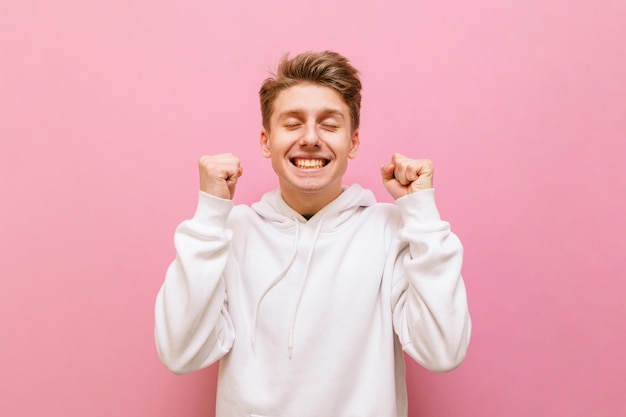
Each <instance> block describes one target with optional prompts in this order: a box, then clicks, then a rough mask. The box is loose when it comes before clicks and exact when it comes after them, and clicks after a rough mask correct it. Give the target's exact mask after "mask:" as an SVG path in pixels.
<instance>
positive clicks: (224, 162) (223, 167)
mask: <svg viewBox="0 0 626 417" xmlns="http://www.w3.org/2000/svg"><path fill="white" fill-rule="evenodd" d="M198 168H199V170H200V190H201V191H204V192H205V193H207V194H211V195H213V196H215V197H219V198H224V199H228V200H232V199H233V196H234V195H235V186H236V185H237V180H238V179H239V177H241V175H242V174H243V169H242V168H241V165H240V163H239V158H237V157H236V156H235V155H233V154H232V153H222V154H219V155H208V156H203V157H201V158H200V160H199V161H198Z"/></svg>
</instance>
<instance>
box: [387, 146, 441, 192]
mask: <svg viewBox="0 0 626 417" xmlns="http://www.w3.org/2000/svg"><path fill="white" fill-rule="evenodd" d="M380 173H381V175H382V177H383V184H384V185H385V188H386V189H387V191H388V192H389V194H391V196H392V197H393V198H394V200H397V199H398V198H400V197H402V196H405V195H407V194H411V193H414V192H416V191H421V190H427V189H429V188H433V173H434V167H433V163H432V162H431V161H430V160H428V159H411V158H407V157H406V156H404V155H401V154H399V153H396V154H394V155H393V156H392V157H391V163H389V164H385V165H383V166H381V167H380Z"/></svg>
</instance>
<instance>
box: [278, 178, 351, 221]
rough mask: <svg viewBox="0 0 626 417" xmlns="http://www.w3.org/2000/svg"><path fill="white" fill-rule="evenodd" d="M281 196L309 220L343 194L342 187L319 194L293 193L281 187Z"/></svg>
mask: <svg viewBox="0 0 626 417" xmlns="http://www.w3.org/2000/svg"><path fill="white" fill-rule="evenodd" d="M280 192H281V195H282V197H283V200H285V203H287V205H289V207H291V208H292V209H294V210H295V211H296V212H298V213H299V214H300V215H302V216H303V217H305V218H306V219H309V218H311V217H313V216H314V215H315V214H317V212H318V211H320V210H321V209H323V208H324V207H326V205H328V204H329V203H330V202H331V201H333V200H334V199H335V198H337V197H339V195H340V194H341V192H342V189H341V185H339V187H335V188H333V189H328V190H324V191H319V192H310V193H307V192H300V191H297V192H293V191H291V190H288V189H285V187H281V190H280Z"/></svg>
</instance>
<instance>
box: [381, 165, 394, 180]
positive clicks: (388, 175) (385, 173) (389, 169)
mask: <svg viewBox="0 0 626 417" xmlns="http://www.w3.org/2000/svg"><path fill="white" fill-rule="evenodd" d="M394 170H395V166H394V164H383V165H381V166H380V175H381V176H382V177H383V181H385V182H387V181H388V180H392V179H394V175H393V172H394Z"/></svg>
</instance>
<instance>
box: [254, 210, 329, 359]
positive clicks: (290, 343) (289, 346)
mask: <svg viewBox="0 0 626 417" xmlns="http://www.w3.org/2000/svg"><path fill="white" fill-rule="evenodd" d="M292 219H293V220H294V222H295V223H296V236H295V238H294V242H293V250H292V252H291V257H290V258H289V262H288V263H287V266H285V268H283V270H282V271H281V272H280V274H278V276H277V277H276V278H274V280H273V281H272V282H271V283H270V285H268V286H267V288H266V289H265V290H264V291H263V293H262V294H261V296H260V297H259V301H257V303H256V307H255V309H254V316H253V317H252V334H251V335H250V341H251V344H252V348H253V349H254V347H255V344H256V327H257V323H258V317H259V310H260V309H261V303H262V302H263V299H264V298H265V296H266V295H267V294H268V293H269V292H270V291H271V290H272V288H274V287H275V286H276V284H278V283H279V282H280V281H281V280H282V279H283V278H284V277H285V275H287V272H288V271H289V268H291V266H292V265H293V263H294V261H295V260H296V255H297V254H298V243H299V241H300V222H299V221H298V220H297V219H296V218H292ZM323 220H324V219H323V217H322V218H321V219H320V221H319V223H318V224H317V228H316V229H315V234H314V236H313V242H312V244H311V250H310V251H309V255H308V257H307V260H306V264H305V266H304V276H303V279H302V284H301V285H300V292H299V293H298V298H297V299H296V305H295V306H294V309H293V314H292V316H291V323H290V326H289V335H288V337H287V349H288V351H289V359H291V357H292V356H293V333H294V329H295V326H296V318H297V316H298V310H299V307H300V301H301V300H302V294H303V293H304V288H305V286H306V283H307V280H308V278H309V270H310V269H311V261H312V259H313V252H314V251H315V244H316V243H317V240H318V239H319V235H320V232H321V230H322V224H323Z"/></svg>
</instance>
